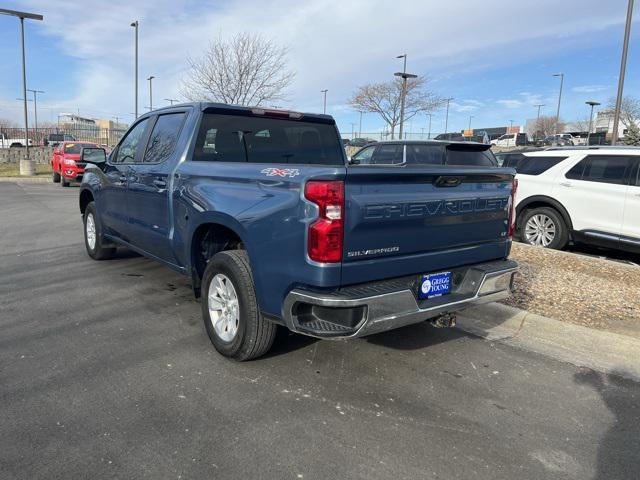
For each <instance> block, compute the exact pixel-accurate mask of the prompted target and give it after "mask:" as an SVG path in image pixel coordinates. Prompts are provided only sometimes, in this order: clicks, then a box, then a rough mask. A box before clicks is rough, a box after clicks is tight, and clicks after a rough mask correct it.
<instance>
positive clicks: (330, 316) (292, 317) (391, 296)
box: [283, 260, 518, 338]
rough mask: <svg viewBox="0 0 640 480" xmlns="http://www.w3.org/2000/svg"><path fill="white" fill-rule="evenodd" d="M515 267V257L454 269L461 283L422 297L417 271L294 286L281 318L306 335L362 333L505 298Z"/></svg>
mask: <svg viewBox="0 0 640 480" xmlns="http://www.w3.org/2000/svg"><path fill="white" fill-rule="evenodd" d="M517 269H518V264H517V263H516V262H514V261H511V260H501V261H497V262H489V263H483V264H477V265H472V266H468V267H464V268H458V269H452V272H454V273H455V275H456V276H457V277H456V278H457V280H458V281H457V282H455V285H454V286H453V287H452V291H451V293H450V294H448V295H444V296H441V297H435V298H430V299H427V300H420V301H419V300H417V296H416V293H415V292H416V288H417V286H416V285H417V284H416V282H417V279H418V277H419V276H417V275H413V276H410V277H403V278H402V279H393V280H389V281H386V282H374V283H371V284H364V285H357V286H354V287H347V288H344V289H342V290H340V291H338V292H332V293H319V292H312V291H307V290H301V289H295V290H292V291H291V292H290V293H289V294H288V295H287V297H286V298H285V302H284V307H283V308H284V312H283V317H284V320H285V323H286V324H287V326H288V327H289V329H290V330H292V331H294V332H298V333H302V334H305V335H311V336H314V337H319V338H351V337H362V336H365V335H371V334H373V333H379V332H383V331H386V330H392V329H394V328H399V327H403V326H405V325H410V324H413V323H419V322H422V321H424V320H428V319H430V318H434V317H438V316H440V315H442V314H445V313H452V312H456V311H459V310H462V309H465V308H468V307H470V306H473V305H479V304H483V303H489V302H494V301H496V300H502V299H505V298H507V297H508V296H509V294H510V293H511V288H512V284H513V275H514V274H515V272H516V271H517Z"/></svg>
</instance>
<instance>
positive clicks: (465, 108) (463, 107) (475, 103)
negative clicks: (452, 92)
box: [451, 100, 485, 113]
mask: <svg viewBox="0 0 640 480" xmlns="http://www.w3.org/2000/svg"><path fill="white" fill-rule="evenodd" d="M484 106H485V103H484V102H481V101H480V100H460V101H458V102H455V101H452V102H451V109H452V110H453V111H455V112H459V113H465V112H474V111H476V110H478V109H479V108H481V107H484Z"/></svg>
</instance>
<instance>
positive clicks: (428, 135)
mask: <svg viewBox="0 0 640 480" xmlns="http://www.w3.org/2000/svg"><path fill="white" fill-rule="evenodd" d="M427 115H428V116H429V133H427V140H430V139H431V117H433V114H431V113H427Z"/></svg>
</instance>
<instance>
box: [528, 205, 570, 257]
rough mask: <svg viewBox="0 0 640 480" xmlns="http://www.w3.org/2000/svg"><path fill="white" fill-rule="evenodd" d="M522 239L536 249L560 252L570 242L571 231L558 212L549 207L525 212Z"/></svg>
mask: <svg viewBox="0 0 640 480" xmlns="http://www.w3.org/2000/svg"><path fill="white" fill-rule="evenodd" d="M520 238H521V239H522V241H523V242H524V243H528V244H529V245H532V246H535V247H544V248H552V249H554V250H560V249H562V248H564V247H565V246H566V245H567V243H568V242H569V229H568V228H567V225H566V224H565V222H564V220H563V219H562V215H560V213H559V212H558V211H557V210H555V209H553V208H549V207H539V208H532V209H531V210H526V211H525V212H524V215H523V217H522V221H521V223H520Z"/></svg>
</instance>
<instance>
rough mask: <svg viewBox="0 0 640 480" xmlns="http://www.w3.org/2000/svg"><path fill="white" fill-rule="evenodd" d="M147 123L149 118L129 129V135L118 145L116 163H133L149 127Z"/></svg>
mask: <svg viewBox="0 0 640 480" xmlns="http://www.w3.org/2000/svg"><path fill="white" fill-rule="evenodd" d="M147 123H149V118H145V119H143V120H141V121H140V122H138V123H137V124H136V125H135V126H134V127H133V128H132V129H131V130H129V133H127V136H126V137H124V138H123V139H122V141H121V142H120V145H119V146H118V152H117V154H116V157H115V162H114V163H131V162H133V161H134V160H135V158H136V152H137V151H138V145H139V144H140V141H141V140H142V139H143V138H144V132H145V131H146V129H147Z"/></svg>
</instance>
